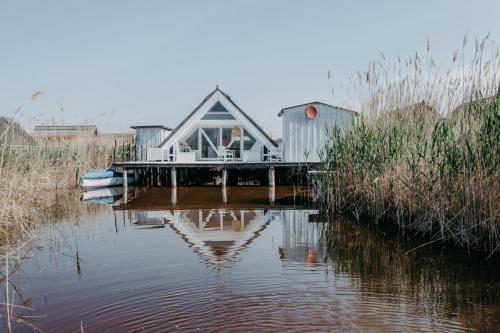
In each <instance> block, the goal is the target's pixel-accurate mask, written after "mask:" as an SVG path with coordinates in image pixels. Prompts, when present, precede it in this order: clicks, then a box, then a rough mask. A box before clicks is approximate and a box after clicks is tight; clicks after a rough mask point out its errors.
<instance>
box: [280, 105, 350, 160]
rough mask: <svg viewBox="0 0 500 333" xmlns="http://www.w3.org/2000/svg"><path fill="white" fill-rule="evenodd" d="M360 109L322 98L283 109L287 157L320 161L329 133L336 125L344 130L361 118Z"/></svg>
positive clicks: (285, 154)
mask: <svg viewBox="0 0 500 333" xmlns="http://www.w3.org/2000/svg"><path fill="white" fill-rule="evenodd" d="M358 115H359V114H358V113H357V112H356V111H352V110H348V109H344V108H341V107H338V106H334V105H329V104H325V103H321V102H311V103H306V104H301V105H296V106H291V107H287V108H284V109H281V111H280V112H279V113H278V117H281V118H282V119H283V127H282V128H283V146H282V149H283V161H284V162H319V161H320V159H321V152H322V151H323V150H324V149H325V146H326V143H327V139H328V135H327V131H330V133H331V131H332V129H333V128H334V127H337V128H339V129H340V131H341V132H343V131H344V130H345V129H347V128H348V127H349V126H351V125H352V124H353V123H354V122H355V121H356V119H357V118H358Z"/></svg>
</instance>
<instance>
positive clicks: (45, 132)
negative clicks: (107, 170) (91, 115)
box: [31, 125, 97, 142]
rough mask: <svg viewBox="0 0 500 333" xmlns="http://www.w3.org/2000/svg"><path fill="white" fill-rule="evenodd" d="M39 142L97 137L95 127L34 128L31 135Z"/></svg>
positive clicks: (58, 126) (60, 126)
mask: <svg viewBox="0 0 500 333" xmlns="http://www.w3.org/2000/svg"><path fill="white" fill-rule="evenodd" d="M31 134H32V136H33V137H34V138H36V139H37V140H38V141H39V142H62V141H73V140H77V139H89V138H93V137H96V136H97V126H96V125H73V126H68V125H53V126H35V128H34V129H33V132H32V133H31Z"/></svg>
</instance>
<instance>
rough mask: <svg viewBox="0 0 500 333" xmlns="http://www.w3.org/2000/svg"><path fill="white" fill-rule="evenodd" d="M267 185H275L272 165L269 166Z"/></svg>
mask: <svg viewBox="0 0 500 333" xmlns="http://www.w3.org/2000/svg"><path fill="white" fill-rule="evenodd" d="M269 186H271V187H274V186H276V181H275V175H274V168H273V167H270V168H269Z"/></svg>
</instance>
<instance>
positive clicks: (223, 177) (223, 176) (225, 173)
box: [222, 168, 227, 187]
mask: <svg viewBox="0 0 500 333" xmlns="http://www.w3.org/2000/svg"><path fill="white" fill-rule="evenodd" d="M226 183H227V169H226V168H224V169H222V187H226Z"/></svg>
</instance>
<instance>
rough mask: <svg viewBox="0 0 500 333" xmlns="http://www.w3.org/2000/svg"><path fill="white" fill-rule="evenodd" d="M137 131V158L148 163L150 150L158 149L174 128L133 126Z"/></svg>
mask: <svg viewBox="0 0 500 333" xmlns="http://www.w3.org/2000/svg"><path fill="white" fill-rule="evenodd" d="M131 128H133V129H135V158H136V160H137V161H146V160H147V152H148V148H157V147H158V146H159V145H160V144H161V143H162V142H163V140H165V139H166V138H167V136H168V135H169V134H170V133H171V132H172V130H173V129H172V128H170V127H166V126H163V125H142V126H131Z"/></svg>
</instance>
